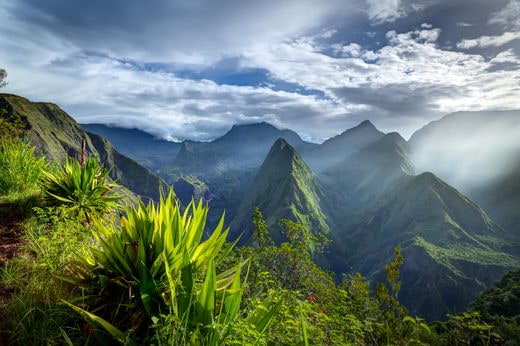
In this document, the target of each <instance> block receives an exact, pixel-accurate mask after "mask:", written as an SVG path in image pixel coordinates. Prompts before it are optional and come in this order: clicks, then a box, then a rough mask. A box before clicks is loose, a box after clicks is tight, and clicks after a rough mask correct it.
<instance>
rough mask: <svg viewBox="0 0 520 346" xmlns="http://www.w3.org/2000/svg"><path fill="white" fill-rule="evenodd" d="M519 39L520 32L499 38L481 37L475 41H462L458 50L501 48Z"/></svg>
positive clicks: (458, 44) (509, 33) (505, 34)
mask: <svg viewBox="0 0 520 346" xmlns="http://www.w3.org/2000/svg"><path fill="white" fill-rule="evenodd" d="M518 39H520V31H515V32H505V33H503V34H502V35H499V36H481V37H479V38H475V39H469V40H462V41H460V42H458V43H457V48H460V49H472V48H487V47H500V46H503V45H505V44H508V43H510V42H512V41H514V40H518Z"/></svg>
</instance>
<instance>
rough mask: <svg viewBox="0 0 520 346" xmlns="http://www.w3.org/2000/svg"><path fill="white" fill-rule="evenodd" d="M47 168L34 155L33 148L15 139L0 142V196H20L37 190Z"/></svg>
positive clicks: (41, 159)
mask: <svg viewBox="0 0 520 346" xmlns="http://www.w3.org/2000/svg"><path fill="white" fill-rule="evenodd" d="M46 168H47V164H46V162H45V159H44V158H42V157H38V156H36V155H35V148H34V147H32V146H31V145H29V144H28V143H27V142H26V141H23V140H21V139H17V138H11V139H3V140H2V141H1V142H0V195H8V194H11V193H17V194H22V193H25V192H29V191H33V190H37V189H38V184H39V182H40V179H41V178H42V176H43V172H44V170H45V169H46Z"/></svg>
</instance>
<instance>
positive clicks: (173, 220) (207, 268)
mask: <svg viewBox="0 0 520 346" xmlns="http://www.w3.org/2000/svg"><path fill="white" fill-rule="evenodd" d="M125 214H126V216H122V217H121V220H120V222H119V224H117V225H110V226H107V225H106V224H96V227H95V232H94V238H95V240H96V243H97V244H96V245H95V247H94V248H92V256H91V258H84V259H80V261H79V262H78V263H77V264H76V265H75V267H74V268H73V272H74V273H75V279H74V282H76V283H79V284H81V285H83V286H84V287H85V288H87V289H88V288H90V289H92V288H94V291H97V292H98V296H99V297H100V298H101V301H102V304H100V305H102V307H105V310H104V312H103V311H101V310H99V309H98V310H99V311H101V314H104V315H105V316H108V315H111V316H110V317H109V318H110V319H112V320H116V321H118V323H117V324H118V325H124V324H125V321H123V319H124V318H125V317H126V318H127V321H126V322H128V323H127V327H131V328H133V329H137V330H139V329H140V327H143V325H144V326H146V325H150V324H151V322H152V321H157V320H158V319H159V317H160V316H165V315H166V316H169V317H173V318H174V319H175V320H176V321H178V323H177V325H181V326H183V327H182V333H183V335H184V336H185V337H184V338H183V339H184V340H186V339H189V340H191V341H190V342H194V340H198V341H197V342H199V343H205V344H219V343H220V342H221V341H222V340H223V339H225V337H226V335H227V332H228V330H229V328H228V326H229V325H230V324H231V323H232V322H233V321H235V320H236V319H237V318H238V317H239V315H240V303H241V299H242V292H243V289H244V283H243V281H242V280H241V278H240V275H241V271H242V268H243V267H244V266H245V265H246V264H247V262H248V261H243V262H241V263H238V264H237V265H236V266H234V267H233V268H230V269H228V270H224V271H222V272H220V273H219V274H217V272H216V267H217V265H218V264H219V263H221V262H222V260H223V259H224V258H225V257H226V256H227V255H228V254H229V252H230V251H231V250H232V248H233V245H234V244H232V245H231V246H229V247H226V248H225V249H224V248H223V245H224V243H225V241H226V237H227V234H228V232H229V230H228V229H224V215H223V216H222V217H221V219H220V221H219V223H218V225H217V226H216V227H215V229H214V230H213V231H212V232H211V233H210V236H209V237H208V238H207V239H206V240H203V235H204V229H205V226H206V218H207V214H208V207H207V206H206V205H204V204H203V203H202V201H199V202H198V203H195V202H194V201H192V202H191V203H190V204H189V205H188V206H187V207H186V208H185V209H184V210H183V211H182V209H181V206H180V204H179V202H178V200H177V199H176V198H175V195H174V193H173V191H172V190H171V191H170V192H169V194H168V195H167V196H166V197H163V196H162V197H161V199H160V201H159V203H158V205H155V204H153V203H152V202H150V203H148V204H147V205H145V204H143V203H142V202H141V203H139V205H137V206H129V207H127V208H126V211H125ZM117 288H119V289H117ZM278 308H279V304H277V303H272V304H271V303H270V304H269V308H268V309H266V308H265V306H264V307H263V310H262V311H257V312H255V314H254V315H255V317H254V320H253V319H252V321H254V322H255V323H254V325H255V326H258V328H260V329H261V331H262V332H263V330H265V328H266V326H267V325H268V324H269V323H270V321H271V320H272V318H273V316H274V313H275V312H276V311H277V309H278ZM74 309H75V310H77V311H79V312H81V313H82V314H83V315H84V316H85V317H87V318H89V319H91V320H94V321H96V322H98V323H99V324H101V325H102V326H104V328H105V329H107V330H108V331H109V332H111V334H112V335H113V336H115V337H116V338H119V339H120V338H121V336H122V335H125V334H124V333H122V332H120V331H119V329H118V328H116V327H114V326H112V325H110V324H108V322H107V321H106V320H102V319H101V317H100V316H95V315H92V314H91V313H89V312H86V311H85V310H82V309H80V308H78V307H74ZM110 311H118V312H120V313H119V314H117V313H116V314H110V313H109V312H110ZM143 316H145V317H143ZM107 324H108V326H110V327H109V328H107ZM141 329H142V328H141ZM179 333H180V331H179ZM175 339H176V340H179V337H178V336H176V337H175Z"/></svg>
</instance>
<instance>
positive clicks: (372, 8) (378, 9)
mask: <svg viewBox="0 0 520 346" xmlns="http://www.w3.org/2000/svg"><path fill="white" fill-rule="evenodd" d="M437 2H438V1H436V0H422V1H419V0H366V3H367V15H368V18H369V19H370V21H372V22H373V23H374V24H383V23H386V22H394V21H396V20H397V19H400V18H403V17H406V16H408V15H409V14H410V13H414V12H419V11H422V10H424V9H426V8H427V7H429V6H431V5H432V4H434V3H437Z"/></svg>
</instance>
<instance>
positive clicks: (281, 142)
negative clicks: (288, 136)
mask: <svg viewBox="0 0 520 346" xmlns="http://www.w3.org/2000/svg"><path fill="white" fill-rule="evenodd" d="M282 150H288V151H291V152H294V148H293V147H292V146H291V145H290V144H289V143H287V141H286V140H285V139H283V138H278V139H277V140H276V142H274V144H273V146H272V147H271V150H269V153H274V152H277V151H282Z"/></svg>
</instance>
